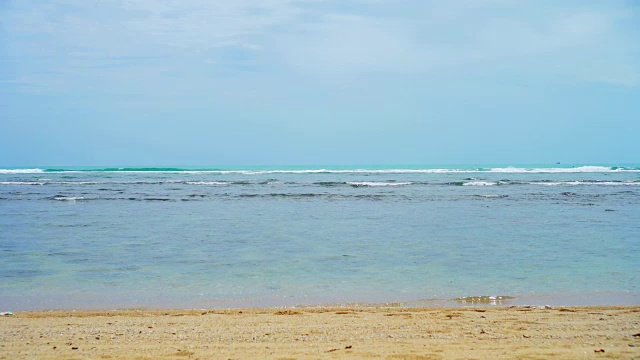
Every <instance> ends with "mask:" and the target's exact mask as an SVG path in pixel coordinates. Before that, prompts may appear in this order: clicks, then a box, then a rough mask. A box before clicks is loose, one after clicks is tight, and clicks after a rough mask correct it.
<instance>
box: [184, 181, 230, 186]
mask: <svg viewBox="0 0 640 360" xmlns="http://www.w3.org/2000/svg"><path fill="white" fill-rule="evenodd" d="M185 184H187V185H229V184H230V183H228V182H225V181H187V182H185Z"/></svg>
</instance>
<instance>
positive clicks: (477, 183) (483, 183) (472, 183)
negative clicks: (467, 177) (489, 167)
mask: <svg viewBox="0 0 640 360" xmlns="http://www.w3.org/2000/svg"><path fill="white" fill-rule="evenodd" d="M493 185H498V183H497V182H493V181H470V182H466V183H463V184H462V186H493Z"/></svg>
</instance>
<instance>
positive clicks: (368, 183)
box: [347, 181, 412, 187]
mask: <svg viewBox="0 0 640 360" xmlns="http://www.w3.org/2000/svg"><path fill="white" fill-rule="evenodd" d="M347 184H349V185H354V186H371V187H374V186H403V185H411V184H412V183H410V182H374V181H348V182H347Z"/></svg>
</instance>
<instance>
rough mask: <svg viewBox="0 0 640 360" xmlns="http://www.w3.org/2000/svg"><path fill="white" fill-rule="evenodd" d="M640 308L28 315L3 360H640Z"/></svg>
mask: <svg viewBox="0 0 640 360" xmlns="http://www.w3.org/2000/svg"><path fill="white" fill-rule="evenodd" d="M639 333H640V307H638V306H632V307H611V306H607V307H527V306H518V307H464V308H401V307H352V308H287V309H234V310H211V311H206V310H188V311H176V310H171V311H158V310H119V311H104V312H25V313H16V314H15V315H13V316H3V317H1V318H0V358H2V359H26V358H31V359H33V358H37V359H61V358H64V359H120V358H129V359H157V358H163V359H172V358H174V359H258V358H269V359H315V358H350V359H352V358H360V359H364V358H386V359H495V358H519V359H540V358H563V359H578V358H580V359H582V358H589V359H597V358H607V359H612V358H614V359H637V358H638V359H640V334H639Z"/></svg>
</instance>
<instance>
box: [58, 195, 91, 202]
mask: <svg viewBox="0 0 640 360" xmlns="http://www.w3.org/2000/svg"><path fill="white" fill-rule="evenodd" d="M53 200H58V201H76V200H85V198H84V197H83V196H54V197H53Z"/></svg>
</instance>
